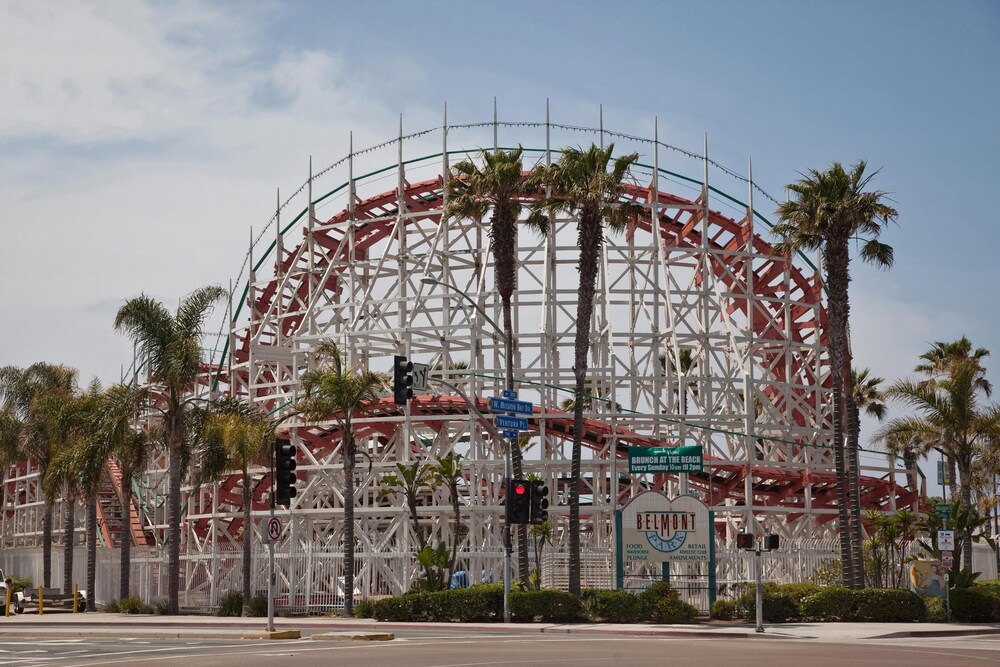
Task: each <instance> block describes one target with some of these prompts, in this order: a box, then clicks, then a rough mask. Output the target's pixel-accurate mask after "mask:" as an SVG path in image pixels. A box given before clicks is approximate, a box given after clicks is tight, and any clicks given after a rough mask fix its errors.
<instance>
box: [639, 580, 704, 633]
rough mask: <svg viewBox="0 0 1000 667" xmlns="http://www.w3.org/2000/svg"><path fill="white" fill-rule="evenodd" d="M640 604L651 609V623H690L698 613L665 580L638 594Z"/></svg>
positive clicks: (654, 583)
mask: <svg viewBox="0 0 1000 667" xmlns="http://www.w3.org/2000/svg"><path fill="white" fill-rule="evenodd" d="M639 600H640V602H641V603H642V604H645V605H648V606H649V608H650V609H651V611H652V618H650V621H652V622H653V623H690V622H691V621H692V620H694V617H695V616H697V615H698V610H697V609H695V608H694V607H692V606H691V605H689V604H688V603H686V602H684V601H683V600H681V595H680V593H678V592H677V591H676V590H674V589H672V588H671V587H670V584H668V583H667V582H665V581H656V582H653V585H652V586H650V587H649V588H647V589H646V590H644V591H643V592H642V593H640V594H639Z"/></svg>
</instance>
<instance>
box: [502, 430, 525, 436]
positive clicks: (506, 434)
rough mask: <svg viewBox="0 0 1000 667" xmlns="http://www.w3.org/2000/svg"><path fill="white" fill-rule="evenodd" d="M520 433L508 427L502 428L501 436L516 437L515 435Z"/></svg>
mask: <svg viewBox="0 0 1000 667" xmlns="http://www.w3.org/2000/svg"><path fill="white" fill-rule="evenodd" d="M520 435H521V432H520V431H514V430H510V429H504V430H503V437H505V438H516V437H518V436H520Z"/></svg>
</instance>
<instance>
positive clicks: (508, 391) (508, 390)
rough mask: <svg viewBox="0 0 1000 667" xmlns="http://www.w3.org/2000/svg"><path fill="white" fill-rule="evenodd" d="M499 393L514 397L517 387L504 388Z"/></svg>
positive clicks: (505, 396) (506, 396)
mask: <svg viewBox="0 0 1000 667" xmlns="http://www.w3.org/2000/svg"><path fill="white" fill-rule="evenodd" d="M500 394H501V395H502V396H503V397H504V398H512V399H516V398H517V389H504V390H503V391H501V392H500Z"/></svg>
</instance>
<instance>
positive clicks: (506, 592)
mask: <svg viewBox="0 0 1000 667" xmlns="http://www.w3.org/2000/svg"><path fill="white" fill-rule="evenodd" d="M420 282H421V283H423V284H424V285H441V286H442V287H444V288H446V289H449V290H451V291H452V292H455V293H456V294H458V295H460V296H462V297H463V298H464V299H465V300H466V301H468V302H469V303H470V304H472V307H473V308H475V309H476V311H477V312H478V313H479V314H480V315H482V316H483V319H485V320H486V321H487V322H489V324H490V326H492V327H493V330H494V331H496V332H497V333H498V334H500V335H501V336H502V337H503V340H504V351H505V353H506V354H507V359H510V352H511V341H510V338H509V337H508V336H507V335H506V333H505V332H504V330H503V329H502V328H501V327H500V325H498V324H497V323H496V322H494V321H493V318H491V317H490V316H489V315H487V314H486V311H485V310H483V308H482V307H481V306H480V305H479V304H478V303H476V300H475V299H473V298H472V297H471V296H469V295H468V294H466V293H465V292H463V291H462V290H460V289H459V288H458V287H456V286H455V285H452V284H451V283H446V282H443V281H441V280H438V279H437V278H435V277H434V276H432V275H428V274H426V273H425V274H424V275H423V276H421V278H420ZM505 366H506V370H505V371H504V387H506V388H507V389H513V388H514V379H513V378H512V377H511V376H510V372H509V369H510V364H506V365H505ZM445 384H446V383H445ZM448 386H451V385H448ZM452 389H456V388H455V387H453V386H452ZM456 391H457V389H456ZM459 393H460V394H461V392H459ZM466 402H467V403H469V405H471V406H473V407H475V404H474V403H472V402H470V401H468V399H466ZM476 411H477V412H478V410H476ZM493 431H494V435H497V433H496V430H495V429H493ZM500 441H501V442H503V443H504V444H506V448H505V451H504V457H503V471H504V478H505V479H510V478H511V475H512V471H511V468H512V464H511V446H512V444H511V442H510V441H508V440H506V439H505V438H500ZM506 502H510V499H509V498H508V499H507V500H506ZM513 550H514V545H513V542H512V540H511V537H510V524H509V523H508V522H506V521H505V522H504V527H503V551H504V555H503V622H504V623H510V581H511V553H512V552H513Z"/></svg>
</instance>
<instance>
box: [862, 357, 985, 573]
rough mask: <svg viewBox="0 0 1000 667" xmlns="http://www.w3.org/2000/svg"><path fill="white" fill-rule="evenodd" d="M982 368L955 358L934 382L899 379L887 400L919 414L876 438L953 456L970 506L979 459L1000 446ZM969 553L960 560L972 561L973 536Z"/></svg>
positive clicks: (893, 424)
mask: <svg viewBox="0 0 1000 667" xmlns="http://www.w3.org/2000/svg"><path fill="white" fill-rule="evenodd" d="M980 374H981V366H980V365H979V364H978V362H977V361H975V360H971V359H965V360H955V361H953V362H951V363H950V364H949V365H948V374H947V376H942V377H939V378H937V379H936V380H935V381H934V382H933V383H931V382H926V381H923V382H921V381H913V380H900V381H898V382H896V383H895V384H894V385H892V387H890V388H889V389H888V391H886V395H887V396H888V397H889V398H892V399H895V400H898V401H900V402H902V403H903V404H905V405H907V406H909V407H910V408H912V409H913V410H914V411H915V412H916V413H917V414H916V415H915V416H911V417H900V418H897V419H893V420H891V421H889V422H888V423H887V424H886V425H885V426H884V427H882V428H881V429H879V431H878V433H876V435H875V437H876V439H877V440H879V441H881V442H884V443H885V445H886V446H887V447H888V448H889V449H890V450H891V451H899V450H903V449H913V450H914V451H916V452H917V453H918V454H921V455H923V454H926V453H927V452H929V451H931V450H936V451H939V452H941V453H942V454H944V455H946V456H950V457H952V458H953V459H954V461H955V463H956V466H957V467H958V475H959V497H960V498H961V503H962V504H963V505H965V506H971V505H972V473H973V463H974V461H975V459H976V458H977V457H978V456H980V455H981V454H982V453H983V452H984V451H987V450H991V449H995V448H996V447H997V446H998V445H1000V406H997V405H996V404H990V405H984V404H983V401H982V397H981V394H982V393H983V389H982V387H981V385H980V384H979V383H978V379H979V378H980ZM964 546H965V553H964V554H959V557H958V558H956V559H955V560H956V569H957V568H958V564H960V563H961V561H962V559H963V558H964V559H965V562H966V563H970V562H971V559H972V539H971V535H968V536H966V539H965V540H964Z"/></svg>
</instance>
